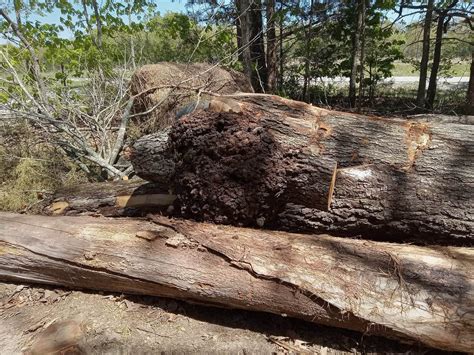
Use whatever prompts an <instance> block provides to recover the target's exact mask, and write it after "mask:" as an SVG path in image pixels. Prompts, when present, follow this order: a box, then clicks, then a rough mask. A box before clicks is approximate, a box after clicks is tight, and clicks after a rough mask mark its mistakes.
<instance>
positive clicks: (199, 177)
mask: <svg viewBox="0 0 474 355" xmlns="http://www.w3.org/2000/svg"><path fill="white" fill-rule="evenodd" d="M158 136H159V135H158ZM472 136H474V126H472V125H464V124H457V123H436V122H424V121H420V120H418V121H415V122H409V121H406V120H396V119H383V118H374V117H366V116H361V115H353V114H349V113H342V112H337V111H328V110H323V109H319V108H316V107H313V106H311V105H307V104H304V103H302V102H297V101H292V100H286V99H283V98H281V97H278V96H272V95H262V94H240V95H229V96H225V97H222V96H221V97H216V98H215V99H213V100H211V101H210V102H209V105H208V109H207V110H202V111H195V112H193V113H192V114H190V115H187V116H185V117H183V118H181V119H180V120H178V121H176V122H175V123H174V126H173V128H172V130H171V134H170V135H169V138H168V139H167V140H166V139H163V137H161V138H160V137H157V135H150V136H145V137H143V138H141V139H139V140H138V141H137V143H136V144H135V146H134V147H133V153H132V163H133V165H134V168H135V171H136V172H137V174H138V175H139V176H141V177H144V178H146V179H150V180H152V181H157V182H159V181H169V182H170V183H171V188H172V189H173V191H174V193H175V194H176V195H177V205H176V209H175V211H176V212H179V213H181V214H182V215H184V216H189V217H191V218H196V219H201V220H210V221H214V222H217V223H228V224H235V225H254V226H256V225H258V226H265V227H266V228H275V229H287V230H294V231H311V232H318V233H320V232H329V233H331V234H336V235H340V236H357V235H366V236H369V237H371V238H374V239H377V238H378V239H383V240H392V241H401V240H403V241H407V240H410V241H413V242H416V243H420V244H423V243H426V244H451V243H452V244H466V245H473V244H474V199H473V198H472V197H473V196H474V160H473V159H466V157H468V156H474V142H473V141H472ZM158 138H160V139H158ZM153 152H156V153H153ZM155 162H156V164H155ZM165 171H167V173H168V174H169V176H168V177H166V176H163V174H164V172H165ZM334 173H335V176H334V175H333V174H334Z"/></svg>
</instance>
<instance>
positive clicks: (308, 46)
mask: <svg viewBox="0 0 474 355" xmlns="http://www.w3.org/2000/svg"><path fill="white" fill-rule="evenodd" d="M309 6H310V7H309V11H308V30H307V31H306V30H305V39H304V41H305V55H304V57H305V58H304V77H303V79H304V81H303V95H302V96H303V100H302V101H305V102H309V97H308V96H309V95H308V89H309V82H310V80H311V73H310V64H311V40H312V38H311V37H312V35H311V32H312V27H313V6H314V2H313V0H311V1H310V5H309Z"/></svg>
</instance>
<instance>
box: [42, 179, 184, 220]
mask: <svg viewBox="0 0 474 355" xmlns="http://www.w3.org/2000/svg"><path fill="white" fill-rule="evenodd" d="M174 200H175V196H174V195H171V194H170V193H169V192H168V190H167V189H166V186H165V187H164V188H163V187H162V185H160V184H157V183H147V182H146V181H144V180H141V179H133V180H127V181H122V180H120V181H109V182H100V183H95V184H91V183H89V184H80V185H76V186H73V187H67V188H62V189H60V190H58V191H56V192H55V194H54V195H53V196H52V197H51V198H48V199H46V200H45V201H43V203H42V212H43V213H44V214H51V215H102V216H107V217H120V216H123V217H125V216H145V215H146V214H147V213H150V212H153V213H158V212H162V211H166V210H167V209H168V207H169V206H170V205H172V204H173V202H174Z"/></svg>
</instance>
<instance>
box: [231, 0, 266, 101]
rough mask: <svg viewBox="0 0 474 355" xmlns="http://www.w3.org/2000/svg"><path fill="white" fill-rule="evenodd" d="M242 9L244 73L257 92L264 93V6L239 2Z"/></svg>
mask: <svg viewBox="0 0 474 355" xmlns="http://www.w3.org/2000/svg"><path fill="white" fill-rule="evenodd" d="M237 2H238V3H239V4H238V6H236V7H237V9H240V12H239V18H240V28H241V32H242V43H241V44H242V48H241V51H242V57H243V65H244V72H245V74H246V75H247V77H248V78H249V79H250V82H251V83H252V87H253V89H254V90H255V91H256V92H264V91H265V85H266V82H267V69H266V64H265V46H264V41H263V22H262V6H261V1H260V0H258V1H257V0H237Z"/></svg>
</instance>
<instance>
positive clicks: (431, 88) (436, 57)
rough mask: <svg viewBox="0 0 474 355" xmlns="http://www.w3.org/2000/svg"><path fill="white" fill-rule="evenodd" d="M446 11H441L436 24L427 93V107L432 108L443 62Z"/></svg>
mask: <svg viewBox="0 0 474 355" xmlns="http://www.w3.org/2000/svg"><path fill="white" fill-rule="evenodd" d="M445 18H446V17H445V15H444V13H440V14H439V17H438V22H437V25H436V41H435V47H434V53H433V64H432V65H431V73H430V82H429V85H428V92H427V94H426V108H428V109H432V108H433V105H434V100H435V97H436V88H437V84H438V71H439V65H440V62H441V47H442V44H443V28H444V20H445Z"/></svg>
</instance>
